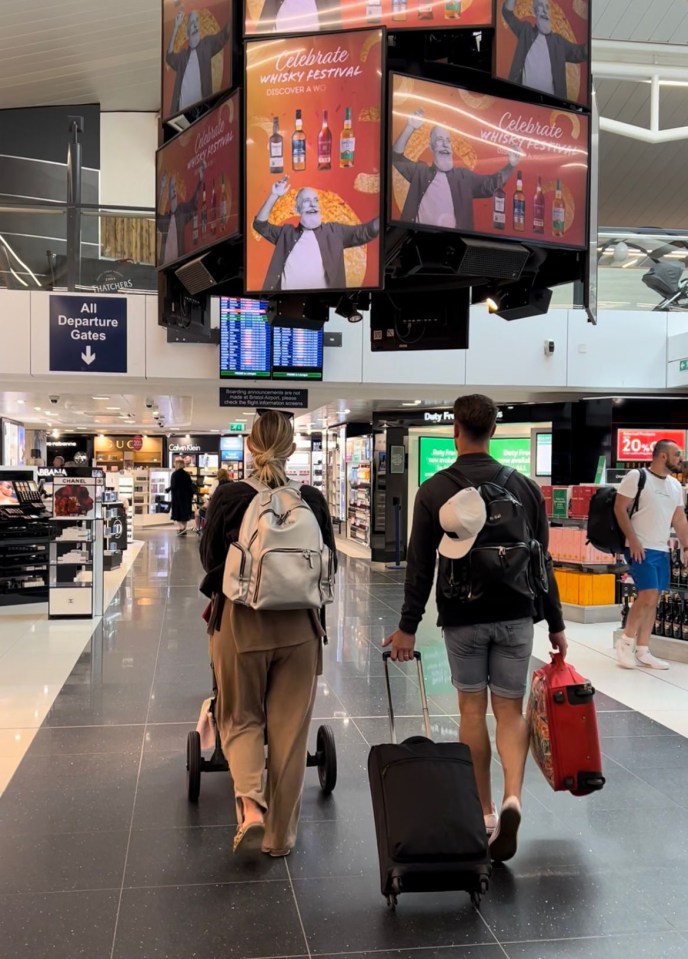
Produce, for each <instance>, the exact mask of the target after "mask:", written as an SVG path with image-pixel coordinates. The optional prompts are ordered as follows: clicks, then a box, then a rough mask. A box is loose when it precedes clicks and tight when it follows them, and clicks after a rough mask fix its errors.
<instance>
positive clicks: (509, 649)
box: [443, 618, 534, 699]
mask: <svg viewBox="0 0 688 959" xmlns="http://www.w3.org/2000/svg"><path fill="white" fill-rule="evenodd" d="M533 634H534V626H533V620H532V619H530V618H528V619H514V620H509V621H507V622H503V623H476V624H475V625H474V626H448V627H446V628H445V629H444V631H443V635H444V642H445V644H446V647H447V655H448V656H449V668H450V669H451V677H452V683H453V684H454V686H455V687H456V688H457V689H458V690H459V691H460V692H464V693H479V692H481V691H482V690H483V689H486V688H487V687H488V686H489V687H490V690H491V691H492V692H493V693H496V695H497V696H503V697H504V698H505V699H520V698H521V697H523V696H525V692H526V687H527V685H528V663H529V661H530V655H531V653H532V651H533Z"/></svg>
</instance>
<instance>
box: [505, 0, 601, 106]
mask: <svg viewBox="0 0 688 959" xmlns="http://www.w3.org/2000/svg"><path fill="white" fill-rule="evenodd" d="M496 4H497V17H496V24H495V76H496V77H500V78H501V79H502V80H508V79H509V73H510V72H511V64H512V62H513V59H514V53H515V52H516V36H515V35H514V34H513V33H512V31H511V30H510V29H509V27H508V26H507V24H506V21H505V19H504V17H503V16H502V7H503V5H504V4H503V0H496ZM514 13H515V15H516V16H517V17H518V18H519V19H521V20H526V21H527V22H528V23H535V17H534V16H533V2H532V0H516V6H515V8H514ZM549 15H550V19H551V22H552V30H553V32H554V33H558V34H560V35H561V36H562V37H564V39H565V40H569V41H570V42H571V43H586V44H588V45H589V44H590V35H589V16H590V4H589V2H588V0H550V2H549ZM589 72H590V63H589V61H588V62H586V63H567V64H566V86H567V92H568V99H569V100H570V101H571V102H572V103H580V104H582V105H583V106H589V104H590V90H589V89H588V87H589ZM525 89H528V88H527V87H526V88H525Z"/></svg>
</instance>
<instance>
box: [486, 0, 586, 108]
mask: <svg viewBox="0 0 688 959" xmlns="http://www.w3.org/2000/svg"><path fill="white" fill-rule="evenodd" d="M515 6H516V0H504V5H503V7H502V17H503V18H504V22H505V23H506V25H507V26H508V27H509V29H510V30H511V32H512V33H513V34H515V36H516V50H515V52H514V59H513V61H512V63H511V69H510V71H509V78H508V79H509V80H510V81H511V83H520V84H522V85H523V86H525V87H531V88H532V89H534V90H541V91H542V93H548V94H549V95H550V96H555V97H559V98H560V99H562V100H568V99H573V97H569V93H568V89H567V77H566V64H567V63H585V62H586V61H587V59H588V46H587V44H585V43H571V41H570V40H567V39H566V37H563V36H562V35H561V34H559V33H555V32H554V31H553V30H552V21H551V19H550V0H533V17H534V18H535V23H531V22H530V20H521V19H520V18H519V17H517V16H516V14H515V13H514V7H515Z"/></svg>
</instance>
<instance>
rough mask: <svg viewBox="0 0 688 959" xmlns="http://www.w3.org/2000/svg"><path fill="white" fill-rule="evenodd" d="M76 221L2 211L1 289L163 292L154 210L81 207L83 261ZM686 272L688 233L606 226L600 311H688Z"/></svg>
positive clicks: (561, 302)
mask: <svg viewBox="0 0 688 959" xmlns="http://www.w3.org/2000/svg"><path fill="white" fill-rule="evenodd" d="M70 216H71V213H70V211H68V209H67V207H66V206H65V205H64V204H45V203H42V204H41V203H39V204H31V205H28V204H27V205H17V204H13V205H12V204H3V205H0V287H6V288H8V289H22V290H56V291H60V290H69V291H75V290H78V291H82V290H83V291H84V292H87V291H90V292H94V293H117V292H124V293H155V292H157V278H156V271H155V243H156V234H155V213H154V211H153V210H149V209H141V208H138V209H135V208H127V207H117V206H110V207H95V206H83V207H82V208H81V210H80V217H79V218H78V223H77V226H78V229H79V234H78V235H79V236H80V254H81V256H80V260H79V257H77V256H73V257H69V256H68V249H67V247H68V243H67V236H68V233H69V230H70ZM75 235H76V234H75ZM75 245H76V244H75ZM686 266H688V235H687V234H684V233H680V232H678V231H672V230H655V229H627V228H619V229H616V228H611V227H603V228H601V229H600V232H599V235H598V245H597V268H598V279H597V292H598V310H686V309H688V273H686V278H685V279H684V278H683V277H684V270H685V267H686ZM576 292H578V293H579V291H574V286H573V285H572V284H569V285H566V286H561V287H555V289H554V291H553V294H554V295H553V297H552V308H571V307H574V306H576V305H578V304H577V303H576V298H575V293H576Z"/></svg>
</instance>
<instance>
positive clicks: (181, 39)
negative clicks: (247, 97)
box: [161, 0, 232, 120]
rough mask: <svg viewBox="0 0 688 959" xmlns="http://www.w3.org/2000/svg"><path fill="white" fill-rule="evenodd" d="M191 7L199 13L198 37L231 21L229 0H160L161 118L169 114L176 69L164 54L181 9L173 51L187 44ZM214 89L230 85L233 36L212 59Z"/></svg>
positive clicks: (183, 47) (227, 87)
mask: <svg viewBox="0 0 688 959" xmlns="http://www.w3.org/2000/svg"><path fill="white" fill-rule="evenodd" d="M192 10H197V11H198V13H199V14H200V20H201V22H200V29H201V39H203V38H204V37H207V36H210V35H212V34H215V33H219V32H220V30H223V29H224V28H225V27H226V26H227V24H230V25H231V22H232V0H163V3H162V108H161V113H162V118H163V120H165V119H167V118H168V117H170V116H172V115H173V114H172V96H173V94H174V84H175V78H176V73H175V71H174V70H172V69H171V67H168V65H167V62H166V60H165V57H166V55H167V48H168V46H169V44H170V38H171V36H172V34H173V33H174V21H175V17H176V16H177V13H179V12H180V11H183V12H184V15H185V16H184V22H183V23H182V25H181V27H180V29H179V31H178V33H177V37H176V41H175V48H174V49H175V53H179V52H180V51H181V50H183V49H185V48H186V47H188V43H187V38H186V17H188V15H189V14H190V13H191V11H192ZM212 76H213V92H212V95H213V96H216V95H217V94H219V93H223V92H224V91H225V90H229V88H230V87H231V85H232V37H231V36H230V38H229V42H228V43H227V44H226V45H225V46H224V47H223V48H222V50H221V51H220V53H218V54H216V55H215V56H214V57H213V59H212Z"/></svg>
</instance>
